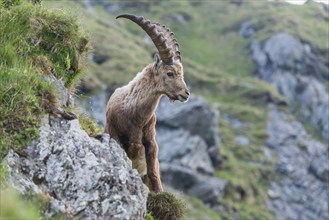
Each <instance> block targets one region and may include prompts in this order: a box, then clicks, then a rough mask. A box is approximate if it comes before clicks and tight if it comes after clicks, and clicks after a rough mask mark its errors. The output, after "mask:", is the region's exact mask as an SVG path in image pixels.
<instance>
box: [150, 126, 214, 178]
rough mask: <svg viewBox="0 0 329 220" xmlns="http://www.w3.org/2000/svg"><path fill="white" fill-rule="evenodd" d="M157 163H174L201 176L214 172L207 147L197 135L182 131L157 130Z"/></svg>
mask: <svg viewBox="0 0 329 220" xmlns="http://www.w3.org/2000/svg"><path fill="white" fill-rule="evenodd" d="M157 143H158V145H159V146H160V147H159V161H160V163H161V164H162V162H165V163H175V164H179V165H181V166H184V167H187V168H190V169H192V170H194V171H197V172H199V173H203V174H209V175H213V174H214V172H215V169H214V167H213V166H212V164H211V160H210V157H209V154H208V151H207V145H206V143H205V142H204V140H203V139H202V138H200V136H198V135H191V134H190V133H189V132H188V131H185V130H183V129H171V130H169V129H163V128H161V127H160V128H158V129H157Z"/></svg>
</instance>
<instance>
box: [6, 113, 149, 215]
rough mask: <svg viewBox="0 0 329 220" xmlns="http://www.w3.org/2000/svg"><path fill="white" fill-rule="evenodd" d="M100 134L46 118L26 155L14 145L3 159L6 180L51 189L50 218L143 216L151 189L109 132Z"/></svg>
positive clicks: (18, 185) (32, 188)
mask: <svg viewBox="0 0 329 220" xmlns="http://www.w3.org/2000/svg"><path fill="white" fill-rule="evenodd" d="M99 139H100V140H97V139H95V138H91V137H89V136H88V135H87V133H86V132H85V131H83V130H82V129H81V127H80V125H79V123H78V120H70V121H68V120H65V119H62V118H58V117H54V116H49V118H44V120H43V122H42V126H41V128H40V136H39V137H38V139H36V140H35V141H33V142H32V144H30V145H29V146H27V147H26V148H25V149H24V153H25V154H24V155H25V156H22V155H18V154H17V153H15V152H14V151H12V150H10V152H9V154H8V155H7V156H6V157H5V158H4V160H3V164H4V166H6V167H7V174H6V180H7V181H8V182H9V183H10V184H11V185H12V186H13V187H14V188H16V189H18V190H19V191H20V192H21V193H23V194H27V193H31V192H32V193H36V194H39V193H44V194H48V195H49V196H50V198H51V199H50V203H49V207H48V209H47V210H46V213H45V215H46V216H48V217H51V216H53V215H54V214H56V213H58V212H61V213H64V215H66V216H69V217H74V218H87V219H104V218H110V219H141V218H144V216H145V214H146V200H147V193H148V190H147V189H146V187H145V186H144V185H143V183H142V181H141V178H140V177H139V176H138V173H137V171H136V170H134V169H132V166H131V161H130V160H129V159H128V157H127V156H126V154H125V152H124V151H123V149H122V148H121V147H120V146H119V145H118V144H117V143H116V142H115V141H113V140H111V139H110V137H109V136H108V135H106V134H102V135H101V136H99Z"/></svg>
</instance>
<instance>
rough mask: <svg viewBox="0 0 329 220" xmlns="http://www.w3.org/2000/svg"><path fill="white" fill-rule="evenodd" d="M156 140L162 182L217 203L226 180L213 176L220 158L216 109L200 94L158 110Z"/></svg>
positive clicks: (165, 104) (163, 104)
mask: <svg viewBox="0 0 329 220" xmlns="http://www.w3.org/2000/svg"><path fill="white" fill-rule="evenodd" d="M156 114H157V119H158V121H157V143H158V145H159V161H160V169H161V178H162V180H163V182H164V183H165V184H167V185H169V186H171V187H173V188H175V189H178V190H182V191H183V192H185V193H187V194H189V195H193V196H196V197H198V198H200V199H201V200H203V201H204V202H205V203H207V204H210V205H211V206H213V207H214V206H217V205H219V204H220V201H221V198H222V196H223V194H224V191H225V189H226V186H227V181H225V180H221V179H219V178H216V177H214V172H215V168H216V166H217V165H218V163H219V161H220V157H219V145H220V136H219V129H218V123H217V122H218V112H217V111H216V110H215V109H213V108H211V107H210V106H209V105H208V104H207V103H206V101H205V100H203V99H202V98H201V97H196V96H192V97H191V99H190V100H189V101H188V102H187V103H175V104H170V103H169V102H168V100H167V99H166V98H164V99H162V100H161V101H160V104H159V107H158V109H157V112H156Z"/></svg>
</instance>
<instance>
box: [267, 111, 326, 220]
mask: <svg viewBox="0 0 329 220" xmlns="http://www.w3.org/2000/svg"><path fill="white" fill-rule="evenodd" d="M267 131H268V134H269V138H268V140H267V146H268V147H269V148H270V149H272V150H273V151H274V153H276V155H277V156H276V157H277V160H276V175H275V176H276V177H275V181H274V182H273V183H272V184H271V186H270V189H269V191H268V195H269V198H270V199H271V200H269V202H268V207H269V208H270V209H272V210H274V212H275V215H276V217H277V218H279V219H305V218H307V219H328V218H329V208H328V201H329V192H328V173H329V172H328V171H329V170H328V169H329V167H328V165H329V164H328V163H329V159H328V146H326V145H324V144H322V143H321V142H319V141H316V140H314V139H313V138H312V137H311V136H310V135H308V134H307V132H306V131H305V129H304V128H303V126H302V124H301V123H300V122H298V121H296V120H295V119H294V118H293V117H292V116H291V115H288V114H287V113H286V112H283V111H279V110H277V108H276V107H275V106H272V105H271V106H270V107H269V123H268V127H267Z"/></svg>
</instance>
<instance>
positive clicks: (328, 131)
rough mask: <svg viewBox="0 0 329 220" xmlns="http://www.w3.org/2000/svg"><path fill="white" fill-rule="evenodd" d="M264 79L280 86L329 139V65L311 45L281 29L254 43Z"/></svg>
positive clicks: (324, 136) (284, 93)
mask: <svg viewBox="0 0 329 220" xmlns="http://www.w3.org/2000/svg"><path fill="white" fill-rule="evenodd" d="M250 49H251V51H252V57H253V59H254V60H255V62H256V64H257V65H258V73H259V76H260V78H261V79H263V80H265V81H267V82H269V83H271V84H273V85H275V86H276V88H277V89H278V91H279V92H280V94H281V95H283V96H284V97H286V99H287V102H288V105H289V106H290V108H291V109H292V110H293V111H297V112H299V113H300V115H301V116H302V117H303V119H304V120H305V121H306V122H308V123H310V124H311V125H312V126H313V127H315V128H316V129H317V130H318V131H319V132H320V133H321V135H322V137H323V138H324V140H329V117H328V115H329V93H328V91H327V90H326V86H325V85H324V83H323V81H325V80H328V79H329V66H328V65H327V64H326V63H324V62H323V61H322V59H320V58H319V57H317V56H316V55H315V54H314V53H313V52H312V49H311V47H310V45H303V44H302V43H301V42H300V41H298V40H296V39H295V38H294V37H292V36H291V35H289V34H287V33H278V34H275V35H273V36H272V37H270V38H269V39H268V40H266V41H265V42H264V43H263V45H261V44H260V43H259V42H258V41H257V40H253V41H252V43H251V44H250Z"/></svg>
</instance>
